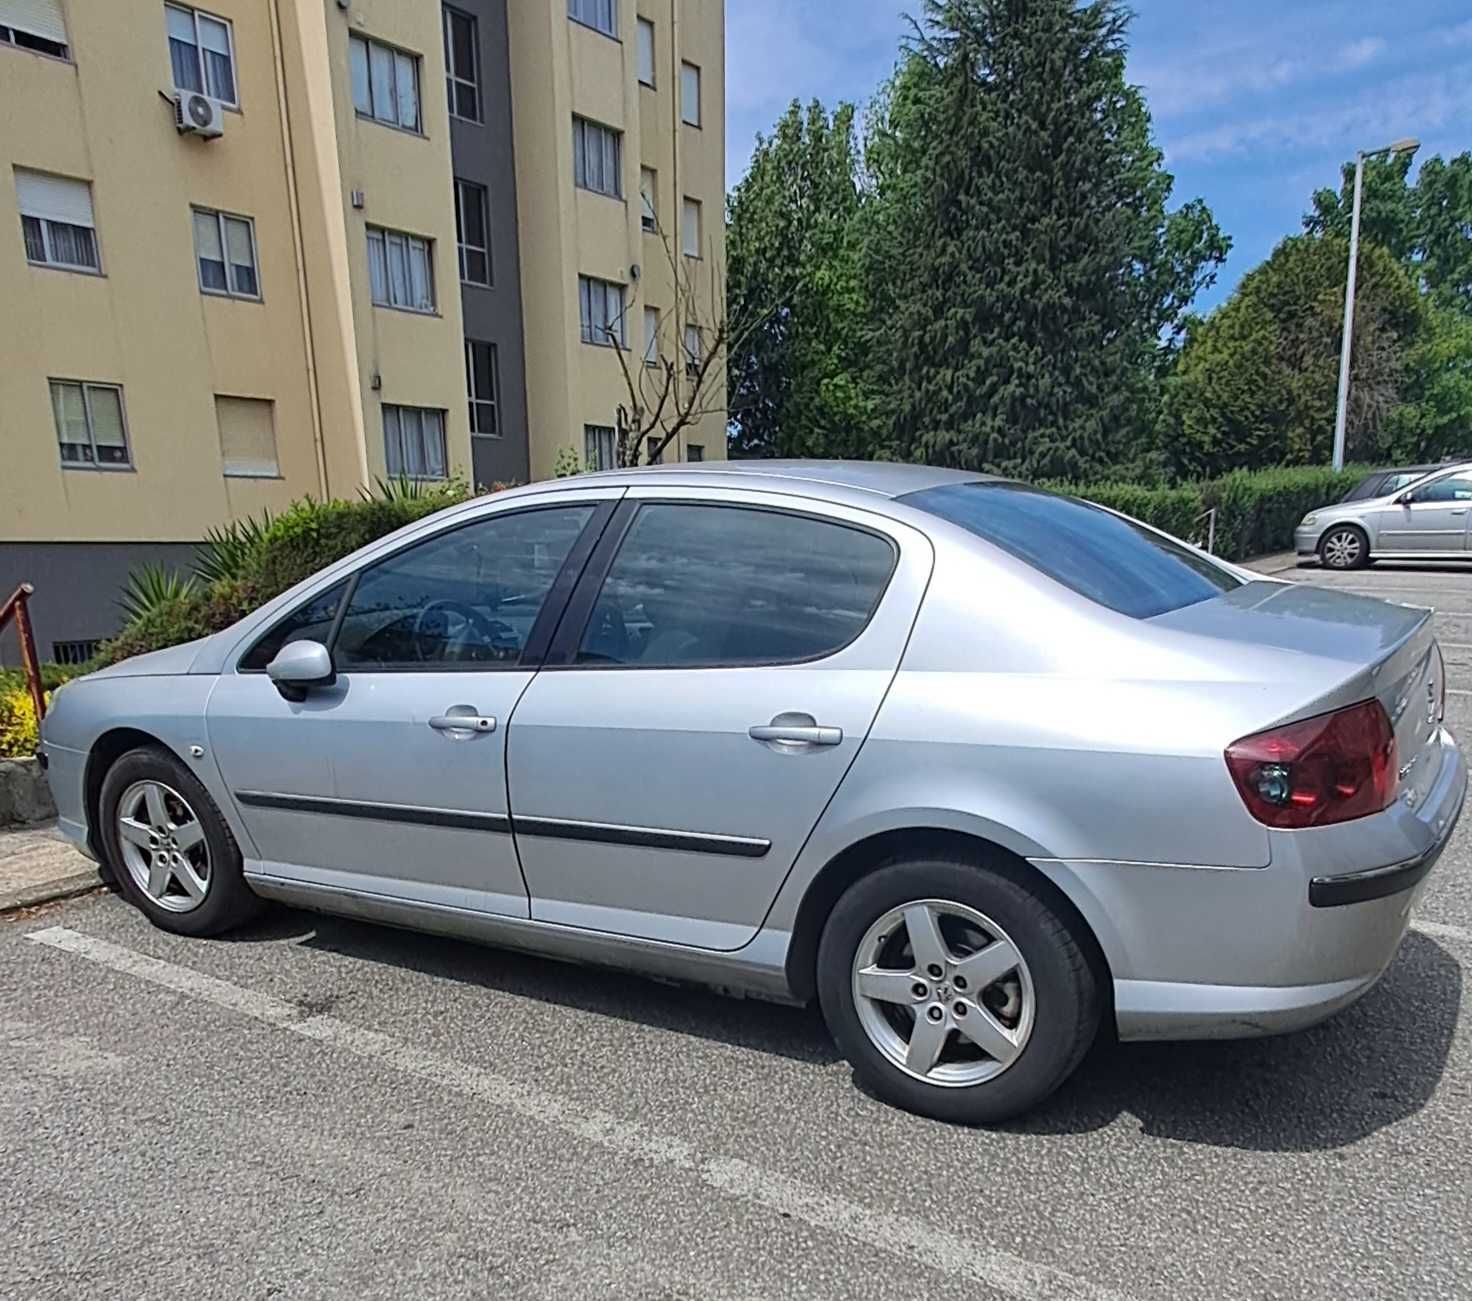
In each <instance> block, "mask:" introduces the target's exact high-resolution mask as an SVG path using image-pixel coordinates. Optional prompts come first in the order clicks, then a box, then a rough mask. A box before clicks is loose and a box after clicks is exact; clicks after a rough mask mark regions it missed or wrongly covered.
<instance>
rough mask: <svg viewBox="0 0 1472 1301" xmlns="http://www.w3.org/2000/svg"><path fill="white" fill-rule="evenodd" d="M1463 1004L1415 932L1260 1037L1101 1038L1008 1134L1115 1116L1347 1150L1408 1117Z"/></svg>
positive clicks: (1441, 1063)
mask: <svg viewBox="0 0 1472 1301" xmlns="http://www.w3.org/2000/svg"><path fill="white" fill-rule="evenodd" d="M1461 999H1462V971H1461V966H1460V965H1459V964H1458V962H1457V960H1456V959H1455V958H1454V957H1453V956H1452V955H1451V954H1449V953H1448V952H1447V951H1446V950H1445V949H1443V948H1442V947H1441V946H1440V945H1439V944H1437V943H1436V942H1435V941H1434V940H1431V939H1429V938H1427V937H1426V936H1425V935H1421V934H1418V933H1417V932H1415V931H1412V932H1411V933H1410V934H1409V935H1407V937H1406V939H1405V942H1404V944H1402V946H1401V950H1400V952H1399V954H1398V955H1397V956H1396V958H1395V961H1394V962H1393V963H1392V964H1391V966H1390V969H1389V970H1388V971H1387V972H1386V973H1385V975H1384V977H1383V978H1382V979H1381V980H1380V982H1379V984H1377V985H1376V986H1375V987H1374V988H1373V989H1372V990H1371V991H1370V992H1369V993H1368V994H1366V995H1365V997H1364V998H1363V999H1361V1000H1360V1001H1359V1002H1358V1003H1356V1004H1354V1005H1353V1006H1352V1007H1349V1008H1347V1009H1345V1010H1344V1011H1343V1012H1340V1013H1339V1014H1338V1015H1337V1016H1335V1017H1332V1018H1331V1019H1330V1020H1328V1021H1325V1022H1323V1023H1321V1024H1319V1025H1317V1026H1314V1027H1312V1028H1311V1029H1308V1030H1304V1031H1300V1032H1299V1033H1296V1034H1287V1035H1279V1036H1274V1037H1272V1038H1267V1039H1242V1040H1216V1041H1211V1040H1207V1041H1199V1042H1194V1043H1158V1044H1156V1043H1150V1044H1117V1043H1114V1042H1113V1041H1112V1040H1105V1039H1101V1041H1100V1043H1099V1044H1097V1045H1096V1047H1095V1049H1094V1051H1093V1052H1091V1053H1090V1054H1089V1057H1088V1058H1087V1059H1086V1060H1085V1062H1084V1064H1083V1066H1081V1067H1080V1068H1079V1070H1078V1072H1077V1073H1076V1074H1075V1075H1074V1076H1073V1078H1072V1079H1070V1080H1069V1081H1068V1082H1067V1083H1066V1084H1065V1085H1064V1086H1063V1087H1062V1088H1061V1089H1060V1090H1059V1091H1058V1092H1057V1093H1056V1094H1054V1096H1053V1097H1052V1098H1050V1099H1049V1100H1048V1101H1047V1102H1046V1103H1044V1104H1043V1106H1042V1107H1041V1108H1039V1109H1038V1110H1037V1111H1034V1112H1032V1113H1031V1114H1030V1115H1028V1116H1026V1117H1023V1118H1022V1119H1020V1120H1019V1121H1017V1122H1015V1123H1014V1124H1012V1125H1009V1126H1008V1127H1007V1128H1008V1129H1009V1130H1011V1131H1012V1132H1014V1133H1018V1134H1029V1133H1031V1134H1075V1133H1084V1132H1088V1131H1091V1130H1095V1129H1101V1128H1103V1127H1104V1126H1106V1125H1109V1124H1112V1123H1114V1122H1115V1121H1116V1120H1118V1119H1119V1118H1120V1117H1121V1116H1122V1115H1123V1116H1130V1117H1133V1118H1134V1119H1136V1120H1138V1122H1139V1127H1140V1131H1141V1132H1142V1133H1145V1134H1149V1135H1152V1136H1154V1137H1157V1138H1170V1139H1176V1140H1178V1141H1180V1142H1185V1143H1203V1144H1208V1145H1210V1146H1213V1147H1231V1148H1243V1149H1250V1150H1253V1151H1260V1152H1309V1151H1319V1150H1325V1149H1333V1148H1339V1147H1344V1146H1346V1145H1348V1144H1351V1143H1354V1142H1356V1141H1358V1140H1359V1139H1362V1138H1365V1137H1367V1136H1368V1135H1370V1134H1373V1133H1374V1132H1375V1131H1376V1130H1379V1129H1384V1128H1385V1127H1386V1126H1389V1125H1394V1124H1396V1123H1397V1122H1399V1121H1402V1120H1405V1119H1406V1118H1408V1117H1410V1116H1413V1115H1415V1114H1416V1112H1418V1111H1420V1110H1421V1108H1422V1107H1424V1106H1425V1105H1426V1103H1427V1102H1428V1101H1429V1100H1430V1098H1431V1096H1432V1094H1433V1093H1434V1092H1435V1091H1436V1086H1437V1083H1438V1082H1439V1081H1440V1079H1441V1077H1442V1074H1443V1072H1444V1071H1445V1069H1446V1063H1447V1057H1448V1054H1449V1053H1450V1051H1451V1046H1452V1039H1453V1036H1454V1035H1455V1032H1456V1026H1457V1016H1458V1012H1459V1009H1460V1005H1461Z"/></svg>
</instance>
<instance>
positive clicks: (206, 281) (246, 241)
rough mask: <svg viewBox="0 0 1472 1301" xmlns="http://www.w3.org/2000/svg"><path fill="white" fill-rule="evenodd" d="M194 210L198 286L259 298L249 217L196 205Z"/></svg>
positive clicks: (252, 230)
mask: <svg viewBox="0 0 1472 1301" xmlns="http://www.w3.org/2000/svg"><path fill="white" fill-rule="evenodd" d="M193 212H194V260H195V262H196V263H197V264H198V266H199V287H200V288H201V289H202V290H204V292H205V293H207V294H228V295H230V296H231V297H232V298H259V297H260V296H261V286H260V281H259V279H258V277H257V275H256V232H255V226H254V224H253V223H252V222H251V219H250V218H249V217H235V216H231V215H230V214H229V213H225V212H216V211H215V210H214V209H213V208H195V209H193Z"/></svg>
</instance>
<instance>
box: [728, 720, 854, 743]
mask: <svg viewBox="0 0 1472 1301" xmlns="http://www.w3.org/2000/svg"><path fill="white" fill-rule="evenodd" d="M746 734H747V736H749V737H751V739H752V740H753V741H766V742H772V741H775V742H777V743H778V744H786V745H838V744H839V743H840V742H841V741H842V740H843V728H841V727H821V726H819V724H818V722H817V720H816V719H815V718H813V716H812V715H811V714H778V715H777V717H776V718H774V719H773V720H772V721H771V722H770V723H759V724H758V725H757V726H755V727H748V728H747V729H746Z"/></svg>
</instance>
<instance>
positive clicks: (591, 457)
mask: <svg viewBox="0 0 1472 1301" xmlns="http://www.w3.org/2000/svg"><path fill="white" fill-rule="evenodd" d="M614 460H615V457H614V430H613V426H612V425H584V426H583V464H584V465H586V466H587V467H588V469H590V470H611V469H613V465H614Z"/></svg>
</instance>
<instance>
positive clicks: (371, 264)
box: [368, 226, 434, 312]
mask: <svg viewBox="0 0 1472 1301" xmlns="http://www.w3.org/2000/svg"><path fill="white" fill-rule="evenodd" d="M432 266H433V256H432V253H431V249H430V241H429V240H427V239H420V238H419V236H418V235H409V234H406V233H405V232H404V231H401V230H384V229H383V228H382V227H381V226H369V227H368V287H369V292H370V294H371V295H372V298H373V301H374V302H375V303H377V304H378V306H380V307H400V308H403V309H404V310H405V311H410V312H432V311H434V272H433V270H432Z"/></svg>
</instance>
